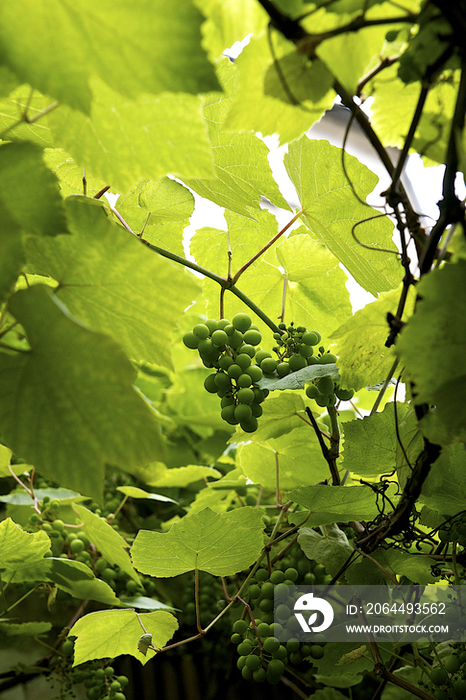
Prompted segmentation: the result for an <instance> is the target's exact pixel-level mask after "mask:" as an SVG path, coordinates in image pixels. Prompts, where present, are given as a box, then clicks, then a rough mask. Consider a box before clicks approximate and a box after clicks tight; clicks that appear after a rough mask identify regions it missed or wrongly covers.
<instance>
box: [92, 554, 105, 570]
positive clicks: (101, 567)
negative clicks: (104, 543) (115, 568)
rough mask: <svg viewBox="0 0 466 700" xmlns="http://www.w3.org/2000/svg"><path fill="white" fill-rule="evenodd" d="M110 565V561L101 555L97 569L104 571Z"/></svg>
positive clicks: (96, 565) (96, 564)
mask: <svg viewBox="0 0 466 700" xmlns="http://www.w3.org/2000/svg"><path fill="white" fill-rule="evenodd" d="M107 567H108V561H107V560H106V559H104V558H103V557H99V559H97V561H96V563H95V568H96V569H97V571H104V570H105V569H106V568H107Z"/></svg>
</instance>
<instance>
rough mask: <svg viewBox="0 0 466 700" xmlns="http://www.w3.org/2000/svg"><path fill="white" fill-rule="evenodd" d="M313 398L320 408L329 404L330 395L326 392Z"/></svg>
mask: <svg viewBox="0 0 466 700" xmlns="http://www.w3.org/2000/svg"><path fill="white" fill-rule="evenodd" d="M314 400H315V402H316V404H317V405H318V406H320V407H321V408H325V407H326V406H328V405H329V404H330V396H328V394H319V395H318V396H317V397H316V398H315V399H314Z"/></svg>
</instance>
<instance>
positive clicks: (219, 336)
mask: <svg viewBox="0 0 466 700" xmlns="http://www.w3.org/2000/svg"><path fill="white" fill-rule="evenodd" d="M212 342H213V344H214V345H215V346H216V347H220V346H221V345H226V344H227V343H228V336H227V334H226V333H225V331H222V330H220V329H219V330H216V331H214V332H213V333H212Z"/></svg>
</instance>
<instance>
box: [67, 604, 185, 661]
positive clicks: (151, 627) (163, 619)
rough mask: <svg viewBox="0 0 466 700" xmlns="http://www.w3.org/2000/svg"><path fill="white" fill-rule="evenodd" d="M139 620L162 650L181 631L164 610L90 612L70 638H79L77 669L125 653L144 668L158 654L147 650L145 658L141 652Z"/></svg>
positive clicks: (75, 657)
mask: <svg viewBox="0 0 466 700" xmlns="http://www.w3.org/2000/svg"><path fill="white" fill-rule="evenodd" d="M139 618H140V620H141V622H142V624H143V625H144V629H146V630H147V634H149V635H152V643H153V644H154V646H155V647H156V648H158V649H159V648H161V647H163V646H164V645H165V644H166V643H167V642H168V641H169V640H170V639H171V638H172V637H173V635H174V633H175V632H176V630H177V629H178V621H177V619H176V618H175V617H174V616H173V615H172V614H171V613H168V612H165V611H163V610H157V611H155V612H150V613H139V614H136V613H135V612H134V610H101V611H99V612H93V613H90V614H89V615H85V616H84V617H82V618H81V619H80V620H78V621H77V622H75V624H74V625H73V627H72V628H71V630H70V631H69V636H70V637H76V642H75V645H74V661H73V666H78V665H79V664H83V663H85V662H86V661H92V660H93V659H107V658H110V659H114V658H116V657H117V656H120V655H121V654H130V655H131V656H134V658H135V659H138V660H139V661H140V662H141V664H142V665H144V664H146V663H147V662H148V661H150V659H152V658H153V656H154V654H155V652H154V651H153V649H149V648H147V655H145V656H142V655H141V652H140V651H139V649H138V644H139V640H140V638H141V631H142V628H141V622H140V621H139Z"/></svg>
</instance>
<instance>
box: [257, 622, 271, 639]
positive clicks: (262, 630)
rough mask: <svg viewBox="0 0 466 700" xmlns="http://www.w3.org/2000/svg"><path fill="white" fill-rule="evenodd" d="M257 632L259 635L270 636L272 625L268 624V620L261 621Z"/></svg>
mask: <svg viewBox="0 0 466 700" xmlns="http://www.w3.org/2000/svg"><path fill="white" fill-rule="evenodd" d="M257 632H258V634H259V637H268V636H269V635H270V625H268V624H267V623H266V622H261V623H260V624H259V625H257Z"/></svg>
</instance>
